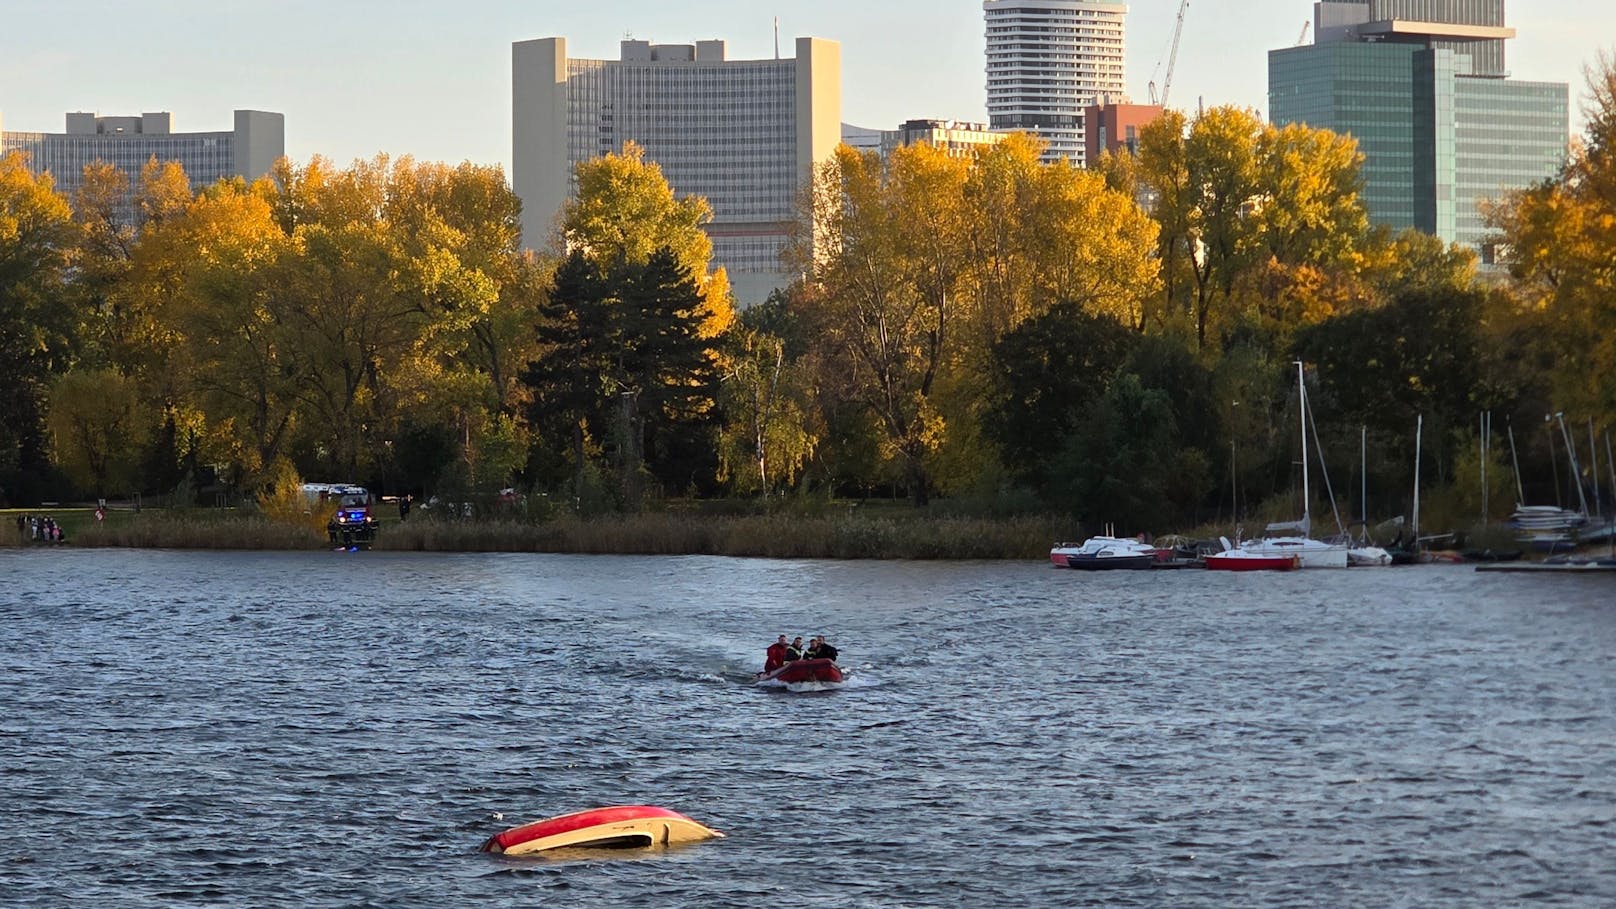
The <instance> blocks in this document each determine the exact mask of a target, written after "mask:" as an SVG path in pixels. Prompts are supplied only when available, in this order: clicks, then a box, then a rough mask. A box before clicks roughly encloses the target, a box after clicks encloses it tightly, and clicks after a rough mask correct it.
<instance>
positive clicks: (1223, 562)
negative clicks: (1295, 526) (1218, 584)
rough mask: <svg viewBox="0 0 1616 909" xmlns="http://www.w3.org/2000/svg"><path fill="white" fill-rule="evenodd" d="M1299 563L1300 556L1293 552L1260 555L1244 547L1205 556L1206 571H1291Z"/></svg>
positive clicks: (1300, 560)
mask: <svg viewBox="0 0 1616 909" xmlns="http://www.w3.org/2000/svg"><path fill="white" fill-rule="evenodd" d="M1301 565H1302V559H1301V556H1298V555H1295V554H1294V553H1291V554H1286V555H1262V554H1259V553H1255V552H1248V551H1246V550H1244V549H1230V550H1226V551H1224V552H1214V553H1212V554H1211V555H1209V556H1207V557H1206V567H1207V570H1208V571H1291V570H1294V569H1296V568H1300V567H1301Z"/></svg>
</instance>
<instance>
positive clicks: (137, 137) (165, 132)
mask: <svg viewBox="0 0 1616 909" xmlns="http://www.w3.org/2000/svg"><path fill="white" fill-rule="evenodd" d="M12 151H23V152H27V153H28V156H29V169H30V170H32V171H33V172H34V173H36V174H37V173H44V172H47V171H48V172H49V173H50V175H51V178H52V179H53V180H54V182H55V184H56V188H57V190H58V191H59V192H61V193H63V194H65V195H67V196H69V197H71V196H72V195H73V193H74V192H75V191H76V190H77V189H78V188H79V186H80V185H81V184H82V183H83V182H84V179H83V178H84V167H85V165H87V164H93V163H95V162H97V161H102V162H106V163H108V164H111V165H113V166H115V167H117V168H118V169H120V170H122V171H123V172H124V173H125V174H127V175H128V177H129V182H130V184H131V190H133V188H134V184H135V183H136V182H137V181H139V179H140V171H141V168H143V167H145V166H146V162H148V161H150V160H151V159H152V158H154V157H155V158H156V159H157V160H158V161H160V162H164V163H166V162H169V161H175V162H178V163H179V164H180V166H182V167H184V168H185V175H186V176H187V177H189V178H190V179H191V187H192V189H201V188H203V187H205V186H211V185H212V184H214V183H217V182H218V181H219V180H221V179H224V178H226V177H244V178H246V179H247V180H256V179H258V178H259V177H262V176H264V175H265V174H268V173H269V170H270V167H271V166H273V165H274V163H275V162H276V161H277V160H279V159H280V158H281V157H282V156H284V155H285V154H286V118H285V116H284V115H282V114H277V113H268V112H265V111H256V110H238V111H236V112H235V123H234V129H230V130H220V131H216V132H205V133H177V132H174V130H173V117H172V115H171V114H169V113H167V112H159V113H146V114H141V115H140V116H138V117H133V116H129V117H103V116H100V115H98V114H93V113H83V112H75V113H69V114H68V115H67V130H66V132H61V133H35V132H0V154H4V153H6V152H12ZM124 215H125V216H126V217H132V209H130V210H126V211H125V212H124Z"/></svg>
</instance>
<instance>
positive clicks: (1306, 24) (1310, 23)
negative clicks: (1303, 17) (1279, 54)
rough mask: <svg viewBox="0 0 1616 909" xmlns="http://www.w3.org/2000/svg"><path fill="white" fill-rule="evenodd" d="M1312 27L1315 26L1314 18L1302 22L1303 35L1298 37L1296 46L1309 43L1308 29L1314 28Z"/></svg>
mask: <svg viewBox="0 0 1616 909" xmlns="http://www.w3.org/2000/svg"><path fill="white" fill-rule="evenodd" d="M1312 27H1313V20H1312V19H1309V20H1307V21H1306V22H1303V23H1302V35H1301V37H1299V38H1297V39H1296V46H1297V47H1301V46H1302V45H1304V44H1306V43H1307V30H1308V29H1310V28H1312Z"/></svg>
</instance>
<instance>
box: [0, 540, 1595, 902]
mask: <svg viewBox="0 0 1616 909" xmlns="http://www.w3.org/2000/svg"><path fill="white" fill-rule="evenodd" d="M1613 594H1616V577H1587V576H1583V577H1564V576H1547V577H1545V576H1505V575H1486V574H1476V573H1474V572H1471V571H1468V570H1465V569H1461V568H1436V567H1429V568H1408V569H1380V570H1374V569H1365V570H1350V571H1334V572H1331V571H1319V572H1296V573H1292V574H1288V575H1239V574H1207V573H1204V572H1158V573H1154V574H1149V573H1131V572H1124V573H1117V574H1111V575H1096V576H1087V575H1082V574H1076V573H1068V572H1061V571H1055V570H1052V569H1049V568H1047V567H1046V566H1044V565H1040V564H1031V563H1023V564H999V563H973V564H927V563H837V562H775V561H740V560H730V559H718V558H660V559H649V558H609V557H566V556H510V555H469V556H438V555H403V554H387V553H363V554H351V555H350V554H334V553H302V554H283V553H272V554H251V555H221V554H209V553H195V554H193V553H170V552H118V551H86V552H74V551H55V552H20V551H9V552H0V629H3V630H0V694H3V704H4V709H3V714H0V904H3V905H6V906H17V907H60V906H65V905H67V904H68V902H69V901H70V900H71V901H73V902H74V903H75V904H77V903H78V901H79V900H94V901H96V902H98V903H99V904H101V905H106V906H120V907H121V906H132V907H144V906H151V907H159V906H161V907H169V906H180V905H219V906H223V905H240V906H255V907H279V906H287V907H292V906H295V907H321V906H333V907H349V906H446V907H472V906H477V907H490V906H537V905H543V904H546V903H551V902H554V903H555V904H558V905H569V906H645V907H665V906H712V907H728V906H735V907H749V909H752V907H759V906H770V905H790V904H792V903H794V902H797V901H798V897H799V896H801V895H803V894H811V895H813V896H814V899H812V900H810V902H812V903H815V904H819V905H830V906H872V907H875V906H879V907H904V906H1029V907H1036V906H1077V905H1104V906H1167V905H1171V906H1202V907H1226V906H1292V905H1329V906H1422V907H1423V906H1455V907H1460V906H1463V907H1473V906H1505V905H1532V904H1552V905H1568V906H1610V905H1613V904H1616V670H1613V667H1612V654H1613V653H1616V595H1613ZM781 632H785V633H787V634H804V635H806V634H811V633H816V632H825V633H827V634H828V635H829V636H830V638H831V639H832V641H833V642H834V643H836V644H837V645H839V646H840V647H841V648H842V662H843V663H844V665H850V666H853V667H855V674H854V675H853V677H852V678H853V681H852V682H851V683H850V684H849V685H848V686H847V687H845V688H843V689H842V690H840V691H836V692H829V693H815V694H791V693H783V692H778V691H769V690H763V689H757V688H753V687H752V686H751V685H750V684H749V683H748V681H749V675H750V673H751V672H752V671H753V670H754V669H756V668H757V666H758V664H760V663H761V661H762V652H763V647H764V646H765V645H766V644H767V643H768V642H769V641H770V640H772V639H773V638H774V636H775V635H777V634H779V633H781ZM638 802H648V803H654V804H660V805H664V806H667V807H670V808H674V809H676V810H680V811H683V812H685V813H686V814H689V815H691V816H693V817H695V818H697V819H698V820H701V821H704V822H706V823H709V824H711V825H712V826H715V827H717V828H719V829H721V830H723V831H725V832H726V833H728V834H729V838H728V839H724V840H718V841H713V842H708V843H703V844H699V845H695V846H690V847H686V848H682V849H677V850H674V851H664V852H643V853H625V854H610V855H600V854H587V855H584V856H575V857H573V858H570V859H568V860H565V861H557V860H554V859H511V858H499V857H493V856H488V855H483V854H480V853H478V852H477V851H476V848H477V846H478V844H479V843H481V842H482V841H483V840H484V839H486V838H487V837H488V836H490V835H491V834H493V833H495V832H498V831H499V830H501V829H504V828H506V827H510V826H515V825H516V824H519V823H524V822H526V821H530V820H534V819H537V818H540V817H545V816H548V815H551V814H560V813H564V812H568V811H573V810H577V809H581V808H586V807H593V806H597V805H607V804H621V803H638Z"/></svg>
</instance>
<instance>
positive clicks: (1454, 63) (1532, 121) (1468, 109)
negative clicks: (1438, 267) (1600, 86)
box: [1268, 0, 1570, 262]
mask: <svg viewBox="0 0 1616 909" xmlns="http://www.w3.org/2000/svg"><path fill="white" fill-rule="evenodd" d="M1314 25H1315V28H1314V36H1315V37H1314V43H1313V44H1311V45H1304V46H1301V47H1294V48H1285V49H1282V50H1274V51H1269V53H1268V98H1269V111H1270V112H1271V116H1272V118H1273V121H1274V122H1275V123H1278V124H1286V123H1306V124H1307V125H1309V126H1315V127H1322V128H1326V129H1331V130H1334V131H1336V132H1339V133H1347V134H1350V135H1351V136H1352V137H1353V138H1355V139H1356V140H1357V141H1358V149H1359V150H1360V151H1361V152H1362V153H1363V155H1364V167H1363V177H1364V202H1365V204H1366V206H1367V207H1368V209H1369V216H1370V218H1371V220H1373V221H1374V222H1375V223H1376V224H1381V225H1384V226H1387V227H1390V228H1393V229H1402V228H1408V227H1414V228H1418V229H1419V230H1422V231H1425V232H1426V233H1429V234H1433V235H1435V236H1437V237H1440V238H1442V239H1443V240H1446V241H1448V242H1458V243H1463V244H1466V245H1468V246H1472V247H1474V248H1476V249H1478V250H1479V251H1480V252H1481V254H1482V259H1483V261H1484V262H1485V261H1489V260H1490V258H1491V248H1490V247H1489V246H1488V234H1489V231H1488V228H1487V226H1486V223H1485V219H1484V214H1483V211H1482V209H1483V206H1484V204H1485V203H1486V202H1487V200H1490V199H1499V198H1501V197H1503V196H1504V195H1505V194H1507V193H1508V192H1510V191H1511V190H1515V189H1520V188H1522V187H1525V186H1529V185H1531V184H1533V183H1535V182H1537V181H1540V180H1543V179H1545V178H1547V177H1551V176H1553V175H1554V174H1555V173H1556V171H1557V170H1558V169H1559V167H1560V166H1561V164H1562V163H1563V162H1564V160H1565V155H1566V149H1567V147H1568V143H1569V141H1570V104H1569V90H1568V88H1567V86H1566V84H1565V83H1563V82H1525V81H1519V80H1516V79H1511V78H1509V75H1510V74H1509V70H1508V67H1507V66H1506V65H1505V43H1506V42H1507V41H1508V40H1509V39H1510V38H1513V37H1515V30H1514V29H1512V28H1509V27H1507V26H1506V25H1505V23H1504V0H1352V2H1337V0H1330V2H1321V3H1315V4H1314Z"/></svg>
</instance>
